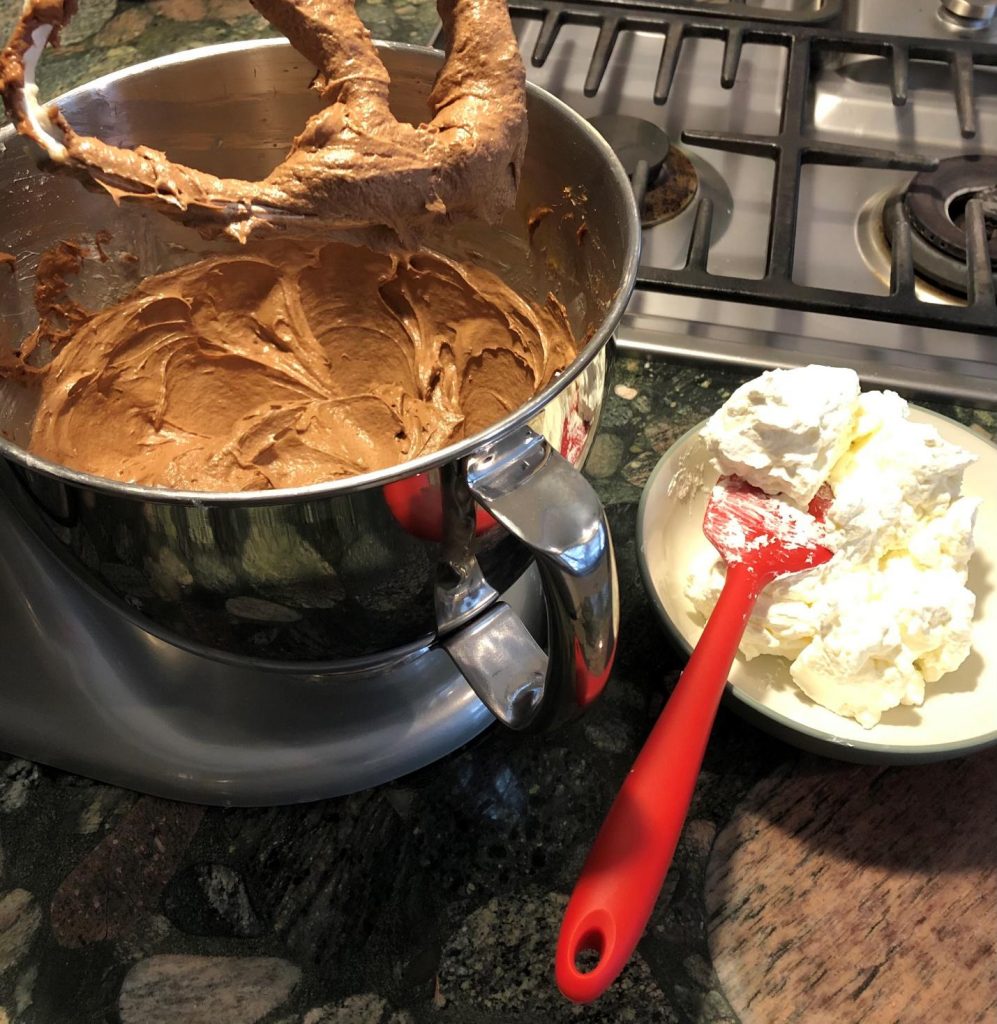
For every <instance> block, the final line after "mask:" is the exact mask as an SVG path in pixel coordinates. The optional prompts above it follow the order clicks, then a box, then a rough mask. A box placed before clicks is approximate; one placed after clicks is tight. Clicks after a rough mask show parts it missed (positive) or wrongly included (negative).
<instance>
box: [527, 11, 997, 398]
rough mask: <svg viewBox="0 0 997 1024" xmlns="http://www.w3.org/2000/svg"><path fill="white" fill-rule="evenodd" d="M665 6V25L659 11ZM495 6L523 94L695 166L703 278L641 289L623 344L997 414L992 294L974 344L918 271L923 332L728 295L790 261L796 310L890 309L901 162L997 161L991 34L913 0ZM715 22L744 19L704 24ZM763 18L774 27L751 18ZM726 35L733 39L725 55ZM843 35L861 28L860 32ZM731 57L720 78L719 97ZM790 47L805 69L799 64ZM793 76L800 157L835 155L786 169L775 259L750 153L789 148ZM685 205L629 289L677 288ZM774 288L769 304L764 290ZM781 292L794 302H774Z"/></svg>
mask: <svg viewBox="0 0 997 1024" xmlns="http://www.w3.org/2000/svg"><path fill="white" fill-rule="evenodd" d="M837 6H838V5H835V9H837ZM662 7H664V8H672V9H673V13H669V11H668V10H665V11H664V13H662ZM794 7H795V10H794ZM511 8H512V11H513V15H514V24H515V25H516V30H517V33H518V36H519V39H520V41H521V48H522V52H523V55H524V60H525V62H526V64H527V69H528V76H529V78H530V79H531V80H532V81H533V82H535V83H537V84H539V85H542V86H544V87H545V88H547V89H549V90H550V91H552V92H554V93H555V94H556V95H558V96H559V97H560V98H562V99H563V100H565V101H566V102H567V103H569V104H570V105H571V106H573V107H575V108H576V109H577V110H579V111H580V112H582V113H583V114H584V115H586V116H588V117H594V116H601V115H606V114H620V113H622V114H626V115H631V116H635V117H638V118H642V119H645V120H648V121H651V122H653V123H655V124H656V125H658V126H660V127H662V128H664V129H665V131H666V132H667V133H668V134H669V136H670V137H671V139H672V142H673V144H674V143H676V142H677V143H678V144H679V145H680V147H681V149H682V150H683V151H684V153H685V154H686V155H687V156H688V157H689V158H690V160H691V161H692V163H693V164H694V165H695V167H696V168H697V169H698V171H699V180H700V188H699V193H698V195H697V197H696V199H697V200H698V199H699V198H701V197H703V196H706V197H708V198H710V199H711V200H712V206H713V223H712V230H711V236H712V246H711V248H710V251H709V255H708V258H707V260H706V265H705V269H706V270H707V271H708V272H709V276H708V277H706V276H702V275H700V278H699V282H700V283H699V284H697V285H696V287H695V288H693V289H692V290H693V291H694V294H676V293H674V292H667V291H658V290H654V288H653V286H652V287H648V286H640V287H638V290H637V292H636V294H635V297H634V300H633V302H632V303H631V305H630V308H629V312H628V315H627V317H626V319H625V321H624V323H623V325H622V327H621V330H620V332H619V336H618V340H619V344H620V346H621V347H622V348H624V349H637V350H644V351H658V352H664V353H668V354H672V355H678V356H682V357H689V358H693V359H697V360H710V361H713V360H715V361H721V362H730V363H737V364H741V365H746V366H771V365H796V364H800V363H805V362H823V363H832V364H841V365H850V366H853V367H854V368H855V369H857V370H858V371H859V372H860V373H861V374H862V375H863V377H864V378H865V379H866V380H867V381H868V382H869V383H875V384H880V385H892V386H899V387H904V388H911V389H916V390H918V391H922V392H928V393H936V394H943V395H948V396H958V397H962V398H967V399H970V400H972V401H976V402H981V403H993V402H994V401H997V336H995V335H997V310H995V308H994V306H993V301H992V297H991V298H990V303H989V307H987V305H986V303H984V304H983V307H982V308H983V313H982V319H983V321H984V327H985V328H986V329H988V330H989V331H990V333H989V334H988V333H985V331H980V330H971V331H965V330H963V331H960V330H946V329H944V325H945V320H946V319H949V318H951V319H954V318H955V316H956V315H958V314H957V313H956V312H954V311H955V310H956V308H957V306H958V304H960V303H962V304H963V305H965V300H959V299H955V298H953V297H952V296H951V295H950V294H947V293H946V292H945V291H944V290H943V289H941V288H939V287H937V286H935V285H934V284H932V283H930V282H928V281H926V280H922V279H921V278H920V275H918V278H917V281H916V296H917V297H916V299H914V298H913V297H912V299H911V301H912V303H913V310H914V312H913V316H914V317H915V318H916V317H917V316H918V315H919V310H920V311H921V312H923V311H924V309H925V307H926V306H927V305H929V304H930V305H935V304H940V303H946V304H951V305H949V306H948V309H947V310H945V311H943V310H941V309H929V310H927V313H928V314H929V315H932V316H936V315H937V314H940V313H942V314H943V317H944V318H943V319H942V320H941V321H936V323H940V324H941V326H938V325H933V326H917V325H913V324H911V323H896V322H893V323H891V322H877V321H875V320H871V319H856V318H855V317H853V316H840V315H830V314H828V313H826V312H820V311H813V310H812V309H810V310H808V309H806V308H802V309H794V308H778V306H779V303H776V304H773V305H761V304H757V303H758V302H759V295H757V294H756V295H754V296H750V298H751V302H752V304H748V303H745V302H740V301H731V300H730V299H728V298H727V294H731V295H739V294H741V293H742V292H744V291H745V290H751V289H752V288H754V289H755V290H756V291H759V292H761V293H762V295H761V297H762V298H764V290H765V288H766V287H767V286H768V285H769V284H770V282H766V281H765V278H766V276H767V273H766V272H767V264H769V263H770V262H773V261H774V262H775V263H777V264H782V265H783V266H790V265H791V274H790V280H791V282H792V289H795V293H796V296H795V297H798V296H800V295H802V296H803V302H802V304H803V305H804V306H806V305H812V306H816V307H817V309H820V307H821V304H822V303H821V300H822V295H823V294H825V293H826V292H822V291H821V290H830V291H832V292H835V293H837V294H838V295H839V299H838V308H841V306H842V304H844V308H845V309H846V311H848V312H852V310H851V309H849V308H848V303H847V297H848V295H852V296H855V298H854V300H853V305H854V307H855V310H856V311H858V310H859V307H860V306H861V305H862V303H863V302H865V301H867V299H866V297H868V296H880V297H887V296H889V294H890V275H891V263H890V261H891V252H890V245H889V243H888V242H887V241H886V238H885V232H884V226H883V225H884V219H883V209H884V204H885V203H886V201H887V200H888V199H889V198H890V196H891V195H892V194H895V193H897V192H898V191H900V190H902V189H903V188H904V187H905V186H906V185H907V183H908V182H909V181H910V180H911V178H912V176H913V174H914V173H915V172H914V170H912V169H909V168H910V167H913V166H917V163H918V158H920V161H921V164H922V165H926V164H927V163H928V162H929V160H930V159H931V158H935V159H945V158H951V157H953V156H965V155H970V154H980V153H995V154H997V73H995V68H994V67H993V66H992V65H997V45H995V44H994V43H993V42H992V41H991V39H992V38H993V36H994V34H995V33H994V30H993V29H992V28H984V29H980V30H976V31H969V30H963V31H961V32H959V31H954V30H953V29H951V28H950V27H949V26H948V25H947V24H946V23H944V22H943V21H942V20H941V19H940V18H939V17H937V16H936V10H937V8H938V3H937V2H935V3H931V2H928V0H913V2H908V0H903V2H900V0H896V2H892V0H866V2H864V3H854V2H851V3H849V2H848V0H844V3H843V4H842V5H841V10H840V12H839V13H838V14H836V16H835V18H834V19H833V20H832V21H831V22H830V23H829V25H828V26H826V27H825V26H824V24H823V23H822V22H820V18H821V17H822V16H823V14H824V13H827V9H826V8H825V9H824V11H821V10H820V9H816V10H815V9H814V8H813V7H812V6H809V5H800V4H797V5H794V4H791V3H790V4H787V3H781V4H764V5H761V6H758V7H756V6H753V5H750V4H748V5H743V4H734V5H731V4H723V3H721V4H716V3H708V4H703V3H695V2H689V0H687V2H685V3H678V4H668V3H667V2H666V3H664V4H663V5H661V6H657V5H655V4H654V3H653V0H647V2H646V3H644V2H640V0H638V2H637V3H631V4H629V5H627V4H618V3H614V2H612V0H608V2H606V3H601V4H600V3H586V2H585V0H582V2H576V3H570V2H561V0H551V2H546V0H539V2H533V0H522V2H520V0H513V3H512V4H511ZM675 9H677V12H678V13H674V10H675ZM649 10H652V11H653V12H654V13H653V14H648V13H647V12H648V11H649ZM690 10H692V11H693V12H694V13H693V15H689V13H688V12H689V11H690ZM703 12H707V13H706V14H703ZM891 12H892V14H891ZM831 13H834V12H833V11H832V12H831ZM731 14H735V15H738V16H739V17H740V18H741V19H747V20H742V21H740V22H738V21H731V20H729V19H728V18H726V17H725V18H719V17H716V15H724V16H727V15H731ZM711 15H712V16H714V17H713V20H712V21H711V20H710V16H711ZM761 15H765V17H767V18H769V19H771V20H768V21H762V20H759V19H760V16H761ZM776 19H785V20H776ZM794 22H805V23H806V24H794ZM815 23H816V27H815ZM721 26H722V28H721ZM731 26H733V27H734V31H735V32H736V33H737V36H736V38H735V40H734V42H733V43H732V41H731ZM841 26H844V28H841ZM887 26H889V28H888V29H887ZM853 29H859V30H861V31H863V32H871V34H868V35H863V36H860V37H859V36H856V35H854V34H852V33H850V30H853ZM887 31H889V32H892V33H896V32H898V31H899V32H907V33H914V34H918V33H921V34H924V33H928V32H930V33H931V35H932V37H933V38H934V39H935V40H937V46H936V47H935V48H934V49H931V48H925V46H924V44H923V41H921V42H920V43H918V44H917V45H910V44H908V43H906V42H905V38H907V37H905V36H897V35H895V34H893V35H889V36H888V35H886V34H885V33H886V32H887ZM708 35H712V36H713V38H707V37H706V36H708ZM669 36H670V37H671V38H670V39H669ZM679 37H681V38H679ZM738 45H739V46H740V51H739V55H740V59H739V61H738V62H737V67H736V79H735V80H734V82H733V85H732V87H731V88H724V87H723V85H722V78H723V77H727V78H729V77H731V68H732V65H733V57H734V56H736V55H737V54H736V53H733V54H732V52H731V51H732V50H733V51H736V50H737V47H738ZM804 46H805V48H806V50H805V60H806V64H807V67H806V68H801V67H796V66H795V62H798V61H802V60H803V59H804V58H801V57H800V55H799V52H798V51H799V48H801V47H804ZM849 48H851V49H859V50H864V51H865V52H859V53H855V52H848V49H849ZM545 51H548V52H547V55H546V58H545V59H543V62H542V64H541V65H540V66H537V60H538V59H542V58H543V57H544V53H545ZM794 54H795V55H794ZM921 54H923V55H924V58H925V59H921V56H920V55H921ZM928 58H930V59H928ZM672 67H674V73H673V77H672V78H671V81H670V86H669V84H668V73H669V72H670V71H671V70H672ZM803 73H806V74H807V75H808V79H809V82H808V84H807V87H806V90H805V96H804V98H803V100H802V101H801V102H800V106H799V112H800V113H801V114H802V121H803V131H802V137H803V139H804V140H805V141H806V143H807V145H808V146H809V145H812V146H814V147H816V148H817V149H821V148H823V150H824V152H825V153H827V152H830V153H832V154H836V153H838V152H839V151H840V152H841V153H843V154H844V156H843V157H841V158H832V159H833V162H832V160H829V159H828V158H827V157H826V156H825V155H823V154H822V153H818V154H817V155H816V156H809V157H808V156H807V155H805V154H804V156H803V157H802V163H803V166H802V169H801V172H800V176H799V195H798V202H797V203H796V204H795V206H796V231H795V243H794V244H792V251H791V253H786V252H781V251H780V250H779V238H782V239H785V238H786V237H790V238H791V234H790V235H789V236H787V234H786V231H785V230H783V231H782V234H781V235H780V236H779V237H778V238H777V239H776V240H775V242H773V241H771V238H770V235H771V228H770V218H771V217H772V214H773V201H774V197H775V195H776V193H777V192H778V191H779V190H784V189H785V187H786V184H787V183H786V180H784V179H785V178H786V170H785V165H784V164H780V163H778V162H777V161H776V160H774V159H772V156H773V153H772V149H771V146H768V147H767V146H766V143H768V142H771V140H776V142H777V143H780V142H781V143H786V138H787V134H786V133H787V132H788V133H789V135H790V136H792V129H793V125H791V124H790V125H786V124H785V123H784V122H783V118H784V108H785V109H786V111H787V112H786V114H785V116H786V117H788V118H790V119H791V118H792V116H793V110H792V109H790V107H791V106H792V103H791V101H792V99H793V97H792V96H791V88H792V83H790V84H787V76H788V75H789V76H790V77H792V78H794V79H795V80H798V79H799V78H800V76H801V74H803ZM600 75H601V77H600ZM656 90H657V92H658V93H659V96H658V99H659V100H660V99H662V96H661V95H660V94H661V93H662V92H663V91H665V90H667V98H665V101H664V102H655V99H654V96H655V92H656ZM794 109H795V108H794ZM683 132H687V133H695V134H696V135H698V136H700V138H701V139H702V137H703V136H704V134H705V135H709V134H712V135H721V136H723V137H725V138H727V139H730V138H734V139H735V140H737V141H738V142H739V146H738V147H737V148H741V149H752V148H753V149H754V151H755V152H754V153H752V154H749V153H745V152H732V151H729V149H731V148H734V147H732V146H731V145H730V144H729V143H726V144H725V145H726V146H727V149H728V151H724V150H721V149H717V148H714V147H715V145H716V143H709V142H708V144H705V145H704V144H701V143H700V142H697V141H695V140H690V141H681V140H682V135H683ZM970 132H972V135H971V137H968V136H969V135H970ZM790 142H792V139H791V138H790ZM855 147H861V148H862V150H864V151H869V150H874V151H885V152H879V153H878V154H877V157H876V159H875V160H873V161H868V159H867V162H873V163H875V162H879V163H883V162H886V158H887V157H890V156H895V159H894V161H893V162H894V163H901V164H906V166H907V167H908V169H890V168H889V167H875V166H840V165H838V164H840V163H849V162H852V163H854V162H855V159H856V158H855V154H854V153H853V152H852V150H853V149H854V148H855ZM757 153H761V154H762V155H756V154H757ZM905 157H913V158H914V159H912V160H905V159H904V158H905ZM925 158H927V159H925ZM810 159H813V160H814V161H815V162H813V163H808V162H807V161H808V160H810ZM992 184H995V185H997V177H995V180H994V181H993V182H992ZM696 206H697V204H696V202H695V201H694V202H692V203H691V204H690V205H689V206H688V207H687V208H686V209H685V211H684V212H682V213H680V214H679V215H678V216H677V217H675V218H674V219H673V220H671V221H669V222H667V223H662V224H658V225H657V226H654V227H649V228H646V229H645V231H644V235H643V256H642V261H641V262H642V264H643V268H644V274H643V275H642V276H643V277H644V278H645V279H647V278H651V279H653V278H654V277H655V276H656V275H657V276H658V277H664V278H665V279H666V280H669V281H671V282H672V283H673V284H674V283H678V284H679V285H681V283H682V282H683V281H684V280H685V279H686V276H688V275H684V274H683V273H678V274H671V276H669V274H668V272H672V271H679V270H680V269H681V268H682V267H683V266H684V265H685V263H686V259H687V252H688V248H689V243H690V236H691V233H692V228H693V223H694V220H695V216H696ZM915 234H916V233H915ZM770 246H773V252H769V251H768V250H769V247H770ZM769 269H771V268H769ZM662 272H664V273H662ZM703 281H705V282H706V285H707V287H704V286H703V285H702V282H703ZM645 284H646V282H645ZM728 285H729V293H728V291H727V287H728ZM773 290H775V291H780V288H779V287H778V282H776V287H775V288H774V289H773ZM781 291H782V292H784V293H786V294H787V295H788V296H789V297H790V298H793V297H794V295H793V294H792V293H791V290H790V289H786V288H785V287H782V288H781ZM707 292H709V293H708V294H707ZM841 293H845V299H844V300H842V299H841V298H840V296H841ZM908 305H909V304H908Z"/></svg>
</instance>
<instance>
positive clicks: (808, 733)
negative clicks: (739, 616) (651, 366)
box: [637, 365, 997, 763]
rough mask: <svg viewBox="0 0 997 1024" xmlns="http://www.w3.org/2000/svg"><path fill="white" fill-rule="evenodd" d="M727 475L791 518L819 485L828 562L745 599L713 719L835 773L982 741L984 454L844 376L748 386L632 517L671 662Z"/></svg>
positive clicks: (657, 476)
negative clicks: (851, 764)
mask: <svg viewBox="0 0 997 1024" xmlns="http://www.w3.org/2000/svg"><path fill="white" fill-rule="evenodd" d="M731 473H733V474H736V475H738V476H741V477H744V478H745V479H747V480H748V481H749V482H750V483H752V484H754V485H755V486H757V487H760V488H762V489H763V490H764V491H766V492H767V493H769V494H774V495H777V496H778V497H779V498H780V500H783V501H786V502H787V503H789V504H791V505H794V506H796V507H799V508H806V507H807V505H808V503H809V502H810V500H811V499H812V498H813V497H814V495H815V494H816V493H817V491H818V490H819V489H820V488H821V487H822V486H824V485H827V486H829V487H830V490H831V494H832V498H831V502H830V505H829V506H828V508H827V512H826V517H825V524H826V527H827V531H828V543H829V546H830V547H832V549H833V550H834V557H833V558H832V559H831V560H830V561H829V562H828V563H826V564H825V565H824V566H821V567H818V568H817V569H813V570H808V571H806V572H803V573H797V574H795V575H792V576H789V577H786V578H784V579H782V580H778V581H776V582H775V583H773V584H771V585H770V586H769V587H767V588H766V589H765V590H764V591H763V593H762V595H761V598H760V600H759V602H758V605H757V607H756V609H755V611H754V613H753V614H752V616H751V618H750V620H749V621H748V624H747V628H746V630H745V634H744V638H743V639H742V641H741V645H740V651H739V653H738V656H737V659H736V660H735V663H734V666H733V668H732V670H731V674H730V679H729V685H728V698H729V701H728V702H729V703H730V705H731V706H732V707H733V708H734V709H735V710H736V711H737V712H738V713H740V714H742V715H743V716H744V717H745V718H747V719H748V720H749V721H751V722H752V723H754V724H755V725H757V726H759V727H761V728H763V729H765V730H766V731H768V732H771V733H774V734H776V735H777V736H779V737H781V738H782V739H784V740H787V741H788V742H790V743H793V744H795V745H796V746H799V747H802V748H804V749H807V750H811V751H814V752H817V753H821V754H824V755H828V756H832V757H837V758H839V759H842V760H849V761H866V762H880V763H901V762H925V761H931V760H940V759H943V758H948V757H955V756H961V755H963V754H967V753H970V752H972V751H974V750H978V749H982V748H983V747H986V746H989V745H992V744H994V743H997V672H995V667H997V566H995V564H994V562H993V556H992V552H995V551H997V507H995V506H997V501H995V500H994V494H997V487H995V483H997V446H995V445H994V444H993V443H992V442H991V441H990V440H989V439H988V438H987V437H985V436H984V435H982V434H981V433H977V432H975V431H973V430H970V429H968V428H967V427H964V426H962V425H961V424H959V423H957V422H955V421H954V420H951V419H948V418H946V417H944V416H940V415H938V414H936V413H933V412H930V411H929V410H927V409H922V408H919V407H917V406H912V405H910V404H908V403H907V402H906V401H905V400H904V399H903V398H901V397H900V396H899V395H897V394H896V393H894V392H892V391H873V390H868V391H863V390H862V389H861V386H860V382H859V378H858V375H857V374H856V373H855V372H854V371H853V370H850V369H847V368H839V367H829V366H816V365H812V366H804V367H798V368H794V369H788V370H769V371H766V372H765V373H763V374H761V375H760V376H759V377H757V378H755V379H753V380H751V381H748V382H747V383H746V384H744V385H742V386H741V387H740V388H738V389H737V390H736V391H735V392H734V393H733V394H732V395H731V397H730V399H729V400H728V401H727V402H725V403H724V405H723V406H722V407H721V408H720V409H718V410H717V411H716V413H714V415H713V416H712V417H710V418H709V419H708V420H706V421H704V422H703V423H701V424H699V425H698V426H696V427H694V428H693V429H692V430H690V431H689V432H688V433H687V434H685V435H684V436H683V437H682V438H680V439H679V440H678V441H677V442H676V443H675V444H674V445H673V446H672V448H671V449H670V450H669V451H668V452H666V454H665V455H664V456H663V457H662V459H661V460H660V462H659V463H658V465H657V467H656V468H655V470H654V472H653V473H652V475H651V477H650V478H649V480H648V483H647V485H646V487H645V490H644V494H643V496H642V499H641V504H640V508H639V512H638V522H637V536H638V557H639V561H640V565H641V571H642V574H643V577H644V582H645V585H646V587H647V590H648V593H649V594H650V596H651V599H652V601H653V602H654V604H655V606H656V608H657V610H658V612H659V614H660V615H661V618H662V620H663V621H664V623H665V624H666V625H667V627H668V628H669V630H670V631H671V632H672V634H673V635H674V637H675V638H676V640H677V641H678V642H679V644H680V645H682V646H684V647H685V648H686V649H688V650H691V649H692V647H693V646H694V645H695V643H696V641H697V640H698V639H699V636H700V633H701V632H702V629H703V626H704V624H705V622H706V618H707V616H708V615H709V613H710V611H711V610H712V608H713V606H714V604H715V603H716V600H717V597H718V596H719V594H720V590H721V588H722V586H723V581H724V566H723V562H722V561H721V559H720V558H719V556H718V555H717V553H716V551H715V550H714V549H713V548H712V546H711V545H710V543H709V542H708V541H707V540H706V538H705V536H704V535H703V530H702V520H703V512H704V510H705V507H706V502H707V498H708V493H709V489H710V488H711V487H712V486H713V484H714V483H715V482H716V480H717V479H718V478H719V477H720V476H722V475H726V474H731ZM825 493H826V492H825Z"/></svg>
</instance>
